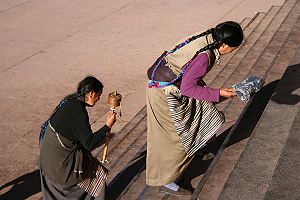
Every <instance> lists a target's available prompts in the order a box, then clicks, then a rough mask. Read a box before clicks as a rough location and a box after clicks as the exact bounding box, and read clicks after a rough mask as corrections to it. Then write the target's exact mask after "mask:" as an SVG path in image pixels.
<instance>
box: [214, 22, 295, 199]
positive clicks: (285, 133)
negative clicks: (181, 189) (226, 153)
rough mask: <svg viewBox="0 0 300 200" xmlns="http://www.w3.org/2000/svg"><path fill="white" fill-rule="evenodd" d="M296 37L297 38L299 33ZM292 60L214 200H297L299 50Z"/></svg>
mask: <svg viewBox="0 0 300 200" xmlns="http://www.w3.org/2000/svg"><path fill="white" fill-rule="evenodd" d="M299 22H300V21H299V20H298V24H299ZM296 26H297V24H296ZM296 26H295V27H296ZM298 27H299V25H298ZM297 35H298V37H299V36H300V32H299V29H298V34H297ZM298 44H299V43H298ZM295 59H297V61H296V62H293V63H295V64H291V65H290V66H288V68H287V70H286V71H285V73H284V75H283V77H282V79H281V80H280V82H279V84H278V86H277V87H276V89H275V91H274V93H273V95H272V97H271V99H270V101H269V102H268V105H267V107H266V109H265V111H264V113H263V115H262V116H261V119H260V121H259V123H258V125H257V126H256V128H255V130H254V132H253V134H252V136H251V138H250V139H249V142H248V143H247V145H246V147H245V149H244V151H243V153H242V155H241V157H240V158H239V160H238V162H237V164H236V165H235V167H234V168H233V170H232V172H231V174H230V176H229V178H228V179H227V182H226V184H225V186H224V188H223V191H222V193H221V194H220V196H219V198H218V199H245V200H248V199H266V200H268V199H299V197H300V192H299V188H298V186H299V184H300V179H299V175H300V174H299V173H300V165H299V161H300V156H299V155H300V154H299V150H300V137H299V124H300V103H299V102H300V91H299V86H300V79H299V76H300V65H299V61H300V48H299V49H298V52H297V53H296V54H295ZM274 116H275V117H274ZM253 161H255V162H253Z"/></svg>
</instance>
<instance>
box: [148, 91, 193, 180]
mask: <svg viewBox="0 0 300 200" xmlns="http://www.w3.org/2000/svg"><path fill="white" fill-rule="evenodd" d="M146 97H147V162H146V183H147V184H148V185H150V186H162V185H166V184H169V183H172V182H174V181H175V180H176V179H177V178H178V177H179V176H180V175H181V173H182V172H183V170H184V169H185V168H186V167H187V166H188V164H189V163H190V162H191V160H192V159H193V157H188V156H187V154H186V151H185V149H184V147H183V145H182V142H181V139H180V137H179V135H178V134H177V132H176V129H175V125H174V123H173V119H172V118H171V114H170V110H169V106H168V102H167V97H166V94H165V93H164V92H163V91H162V89H157V88H147V91H146Z"/></svg>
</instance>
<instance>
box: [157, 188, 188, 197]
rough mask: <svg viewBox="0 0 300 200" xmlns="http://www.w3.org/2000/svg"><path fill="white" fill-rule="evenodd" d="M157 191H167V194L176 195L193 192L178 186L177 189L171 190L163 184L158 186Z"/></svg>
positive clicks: (185, 194)
mask: <svg viewBox="0 0 300 200" xmlns="http://www.w3.org/2000/svg"><path fill="white" fill-rule="evenodd" d="M158 189H159V192H161V193H167V194H172V195H176V196H183V195H184V196H187V195H192V194H193V193H192V192H191V191H190V190H187V189H184V188H181V187H179V188H178V190H177V191H174V190H171V189H169V188H167V187H165V186H159V188H158Z"/></svg>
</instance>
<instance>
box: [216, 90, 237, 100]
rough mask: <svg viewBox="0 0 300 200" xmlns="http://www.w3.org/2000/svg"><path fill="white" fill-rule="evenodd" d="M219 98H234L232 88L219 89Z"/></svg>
mask: <svg viewBox="0 0 300 200" xmlns="http://www.w3.org/2000/svg"><path fill="white" fill-rule="evenodd" d="M220 96H222V97H226V98H233V97H235V96H236V93H235V91H234V89H233V88H221V89H220Z"/></svg>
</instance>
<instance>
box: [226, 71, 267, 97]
mask: <svg viewBox="0 0 300 200" xmlns="http://www.w3.org/2000/svg"><path fill="white" fill-rule="evenodd" d="M264 83H265V81H264V80H263V79H261V78H259V77H257V76H254V75H250V76H248V77H247V78H245V79H244V80H243V81H241V82H240V83H238V84H235V85H233V86H232V87H233V88H234V89H235V92H236V94H237V96H238V97H239V98H240V99H241V100H242V101H246V102H247V101H249V100H250V97H251V95H252V94H253V93H254V92H257V91H259V90H260V89H261V88H262V86H263V85H264Z"/></svg>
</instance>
